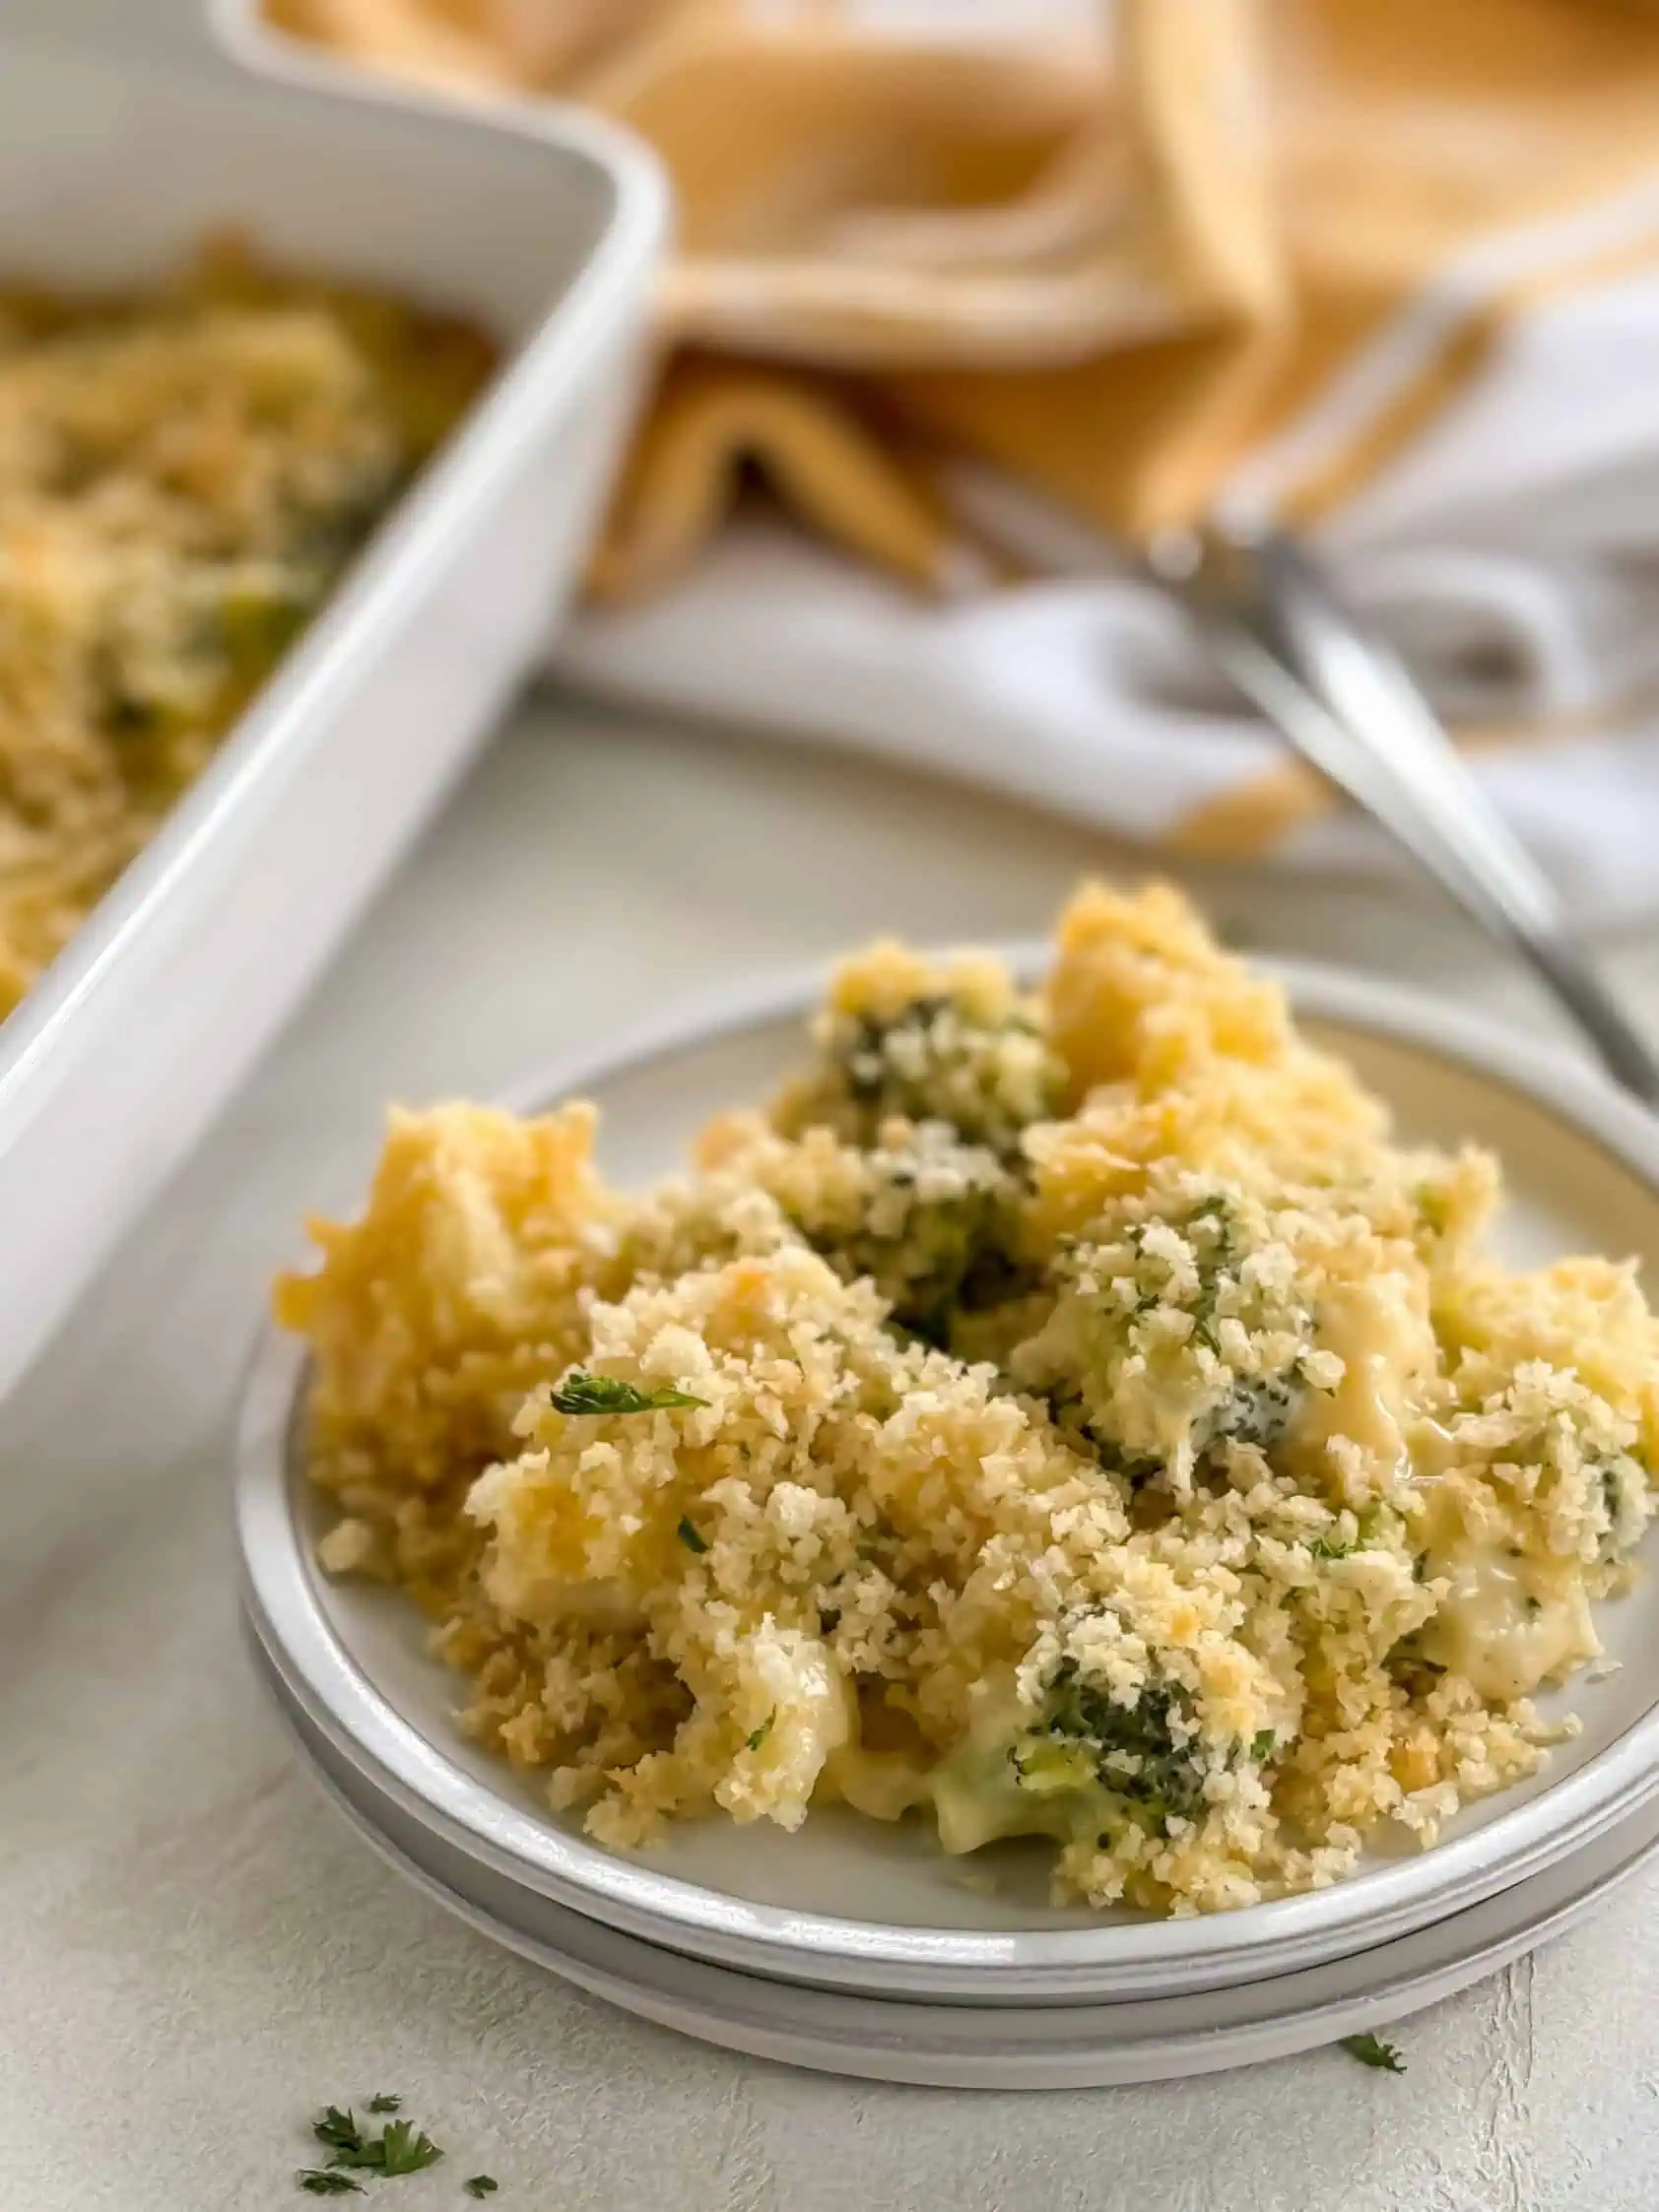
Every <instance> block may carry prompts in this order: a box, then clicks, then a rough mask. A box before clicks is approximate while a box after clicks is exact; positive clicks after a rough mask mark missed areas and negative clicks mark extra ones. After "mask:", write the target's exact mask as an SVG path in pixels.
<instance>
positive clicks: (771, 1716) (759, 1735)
mask: <svg viewBox="0 0 1659 2212" xmlns="http://www.w3.org/2000/svg"><path fill="white" fill-rule="evenodd" d="M776 1719H777V1715H776V1714H775V1713H768V1714H767V1715H766V1717H765V1719H764V1720H763V1722H762V1723H761V1725H760V1726H759V1727H758V1728H757V1729H755V1731H754V1732H753V1734H752V1735H751V1736H750V1738H749V1748H750V1750H751V1751H759V1750H760V1748H761V1746H762V1744H763V1743H764V1742H765V1740H766V1738H767V1736H769V1735H770V1734H771V1732H772V1723H773V1722H774V1721H775V1720H776Z"/></svg>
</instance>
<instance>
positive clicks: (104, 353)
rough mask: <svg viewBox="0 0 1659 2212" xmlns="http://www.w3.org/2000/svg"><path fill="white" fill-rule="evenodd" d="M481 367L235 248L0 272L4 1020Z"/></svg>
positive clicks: (473, 346)
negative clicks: (0, 278)
mask: <svg viewBox="0 0 1659 2212" xmlns="http://www.w3.org/2000/svg"><path fill="white" fill-rule="evenodd" d="M490 359H491V355H490V349H489V348H488V346H487V345H485V343H484V341H483V340H482V339H481V338H480V337H479V336H478V334H477V333H476V332H473V331H470V330H469V329H467V328H465V327H464V326H462V325H459V324H453V323H446V322H440V321H438V320H437V319H435V318H433V317H431V316H427V315H423V314H421V313H419V312H418V311H416V310H415V309H413V308H409V307H405V306H402V305H400V304H397V303H395V302H393V301H390V300H386V299H381V298H378V297H376V296H374V295H372V294H367V293H350V292H346V291H343V290H339V289H332V288H329V287H327V286H325V285H322V284H320V283H317V282H314V281H310V280H305V279H300V278H295V277H288V276H277V275H275V274H273V273H272V272H270V271H266V270H262V269H261V268H260V267H259V266H258V265H257V264H256V263H255V262H254V261H253V260H252V259H251V258H250V257H249V256H248V255H247V254H246V253H245V251H242V250H239V249H237V248H236V247H235V246H234V244H233V243H232V242H230V241H226V242H222V243H221V244H219V245H218V246H217V247H215V248H213V249H211V250H209V251H208V252H206V253H205V254H204V256H203V257H202V259H201V261H200V263H199V264H198V265H197V266H196V267H195V268H193V269H192V270H191V271H190V272H189V273H188V274H187V275H185V276H183V277H181V278H179V279H177V280H175V281H173V282H171V283H168V284H166V285H163V286H160V287H158V288H156V289H155V290H153V291H152V292H150V293H146V294H143V295H140V296H136V297H94V298H76V299H65V298H60V297H57V296H55V295H48V294H44V293H38V292H25V291H22V290H17V289H14V290H11V291H6V290H0V1018H3V1017H4V1015H5V1014H6V1013H7V1012H9V1011H10V1009H11V1008H12V1007H13V1006H15V1005H16V1003H17V1002H18V1001H19V1000H20V999H21V998H22V997H23V996H24V995H25V993H26V992H27V991H28V990H29V989H30V987H31V985H32V984H33V981H34V979H35V978H36V977H37V976H38V974H39V973H40V971H41V969H42V968H44V967H45V965H46V963H47V962H48V961H49V960H51V959H52V957H53V956H54V955H55V954H56V953H57V952H58V951H59V950H60V949H61V948H62V946H63V945H64V944H65V943H67V942H68V940H69V939H70V937H71V936H72V935H73V934H74V932H75V930H76V929H77V928H78V927H79V925H80V923H81V921H82V920H83V919H84V917H85V916H86V914H87V913H88V912H89V910H90V909H91V907H92V906H93V905H94V904H95V903H96V902H97V900H98V899H99V898H100V897H101V896H102V894H103V892H104V891H105V890H106V889H107V888H108V887H109V885H110V884H111V883H112V882H113V881H114V880H115V878H116V877H117V876H118V875H119V874H120V872H121V870H122V869H123V868H124V867H125V866H126V864H127V862H128V861H129V860H131V859H132V857H133V856H134V854H135V853H137V852H138V851H139V850H140V849H141V847H142V846H143V845H145V844H146V843H147V842H148V841H149V839H150V837H151V836H152V835H153V834H154V832H155V830H156V828H157V827H158V825H159V824H160V822H161V820H162V818H163V817H164V815H165V814H166V812H167V809H168V808H169V807H170V806H171V805H172V803H173V801H174V800H175V799H176V798H177V797H178V795H179V794H180V792H182V791H183V790H184V789H185V788H186V787H187V786H188V785H189V784H190V783H191V782H193V781H194V779H195V777H196V776H197V775H198V774H199V773H200V772H201V770H202V768H203V767H204V766H205V765H206V763H207V761H208V759H209V758H210V757H211V755H212V752H213V750H214V748H215V746H216V745H217V743H218V741H219V740H220V738H221V737H222V736H223V735H224V733H225V732H226V730H227V729H228V728H229V727H230V725H231V723H232V721H233V719H234V718H235V716H236V714H237V713H238V712H239V710H240V709H241V707H242V706H243V705H244V703H245V702H246V700H247V698H248V697H249V695H250V694H251V693H252V691H253V690H254V689H255V688H256V687H257V686H258V684H259V683H261V682H262V681H263V680H264V678H265V676H266V675H267V673H268V672H269V670H270V669H271V667H272V666H273V664H274V663H275V662H276V660H277V659H278V658H280V656H281V654H282V652H283V651H284V650H285V648H286V647H287V645H288V644H289V643H290V642H291V641H292V640H293V638H294V637H295V636H296V635H297V634H298V632H299V630H300V629H302V628H303V627H304V625H305V623H306V621H307V620H308V619H309V618H310V616H311V615H312V614H313V613H314V612H315V611H316V609H317V608H318V607H319V606H320V605H321V603H322V601H323V600H324V599H325V598H326V597H327V595H328V593H329V591H330V590H331V588H332V587H333V585H334V583H335V581H336V579H337V578H338V576H339V574H340V571H341V569H342V568H343V566H344V565H345V563H346V561H347V560H348V559H349V557H350V555H351V553H353V551H354V550H355V548H356V547H357V545H358V544H359V543H360V541H361V540H362V538H363V536H364V534H365V532H366V531H367V529H368V528H369V527H370V525H371V524H372V523H373V522H374V520H375V519H376V517H377V516H378V515H379V514H380V513H381V512H382V511H383V510H384V508H385V507H386V506H387V505H388V503H389V502H390V501H391V500H392V499H393V498H394V497H395V495H396V494H397V492H398V491H399V489H400V488H402V486H403V485H404V484H405V482H406V481H407V480H408V477H409V475H410V473H411V472H412V471H413V469H414V468H416V467H417V466H418V465H419V463H420V462H421V461H422V460H424V459H425V457H426V455H427V454H428V453H429V452H430V451H431V448H432V446H433V445H435V444H436V443H437V441H438V439H439V438H440V437H441V436H442V434H443V432H444V431H445V430H446V429H447V428H448V426H449V424H450V423H452V421H453V420H454V418H455V417H456V416H457V415H458V414H459V412H460V410H461V409H462V407H463V406H464V405H465V404H466V401H467V400H468V399H469V398H470V397H471V395H472V393H473V392H474V391H475V390H476V389H477V387H478V385H479V384H480V383H481V381H482V379H483V377H484V375H485V374H486V373H487V371H488V368H489V365H490Z"/></svg>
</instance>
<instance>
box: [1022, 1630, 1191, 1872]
mask: <svg viewBox="0 0 1659 2212" xmlns="http://www.w3.org/2000/svg"><path fill="white" fill-rule="evenodd" d="M1197 1752H1198V1738H1197V1731H1196V1729H1195V1728H1194V1726H1193V1724H1192V1703H1191V1699H1190V1698H1189V1696H1188V1694H1187V1692H1186V1691H1185V1690H1184V1689H1182V1688H1181V1687H1180V1685H1179V1684H1178V1683H1166V1682H1148V1683H1147V1684H1146V1685H1145V1687H1144V1688H1143V1689H1142V1690H1141V1692H1140V1694H1139V1696H1138V1697H1136V1698H1135V1699H1133V1700H1132V1701H1131V1702H1130V1703H1128V1704H1123V1703H1120V1702H1119V1701H1118V1700H1117V1699H1116V1698H1113V1697H1111V1696H1109V1695H1108V1694H1107V1692H1106V1691H1105V1690H1103V1689H1101V1688H1100V1687H1099V1686H1098V1685H1097V1684H1095V1683H1093V1682H1090V1681H1087V1680H1086V1679H1085V1678H1084V1676H1083V1675H1082V1674H1081V1672H1080V1671H1079V1669H1078V1666H1077V1663H1076V1661H1075V1660H1073V1659H1063V1660H1062V1661H1061V1662H1060V1664H1059V1666H1058V1667H1057V1668H1056V1669H1055V1673H1054V1678H1053V1680H1052V1682H1051V1683H1050V1684H1049V1686H1048V1690H1047V1693H1046V1695H1045V1697H1044V1700H1043V1709H1042V1719H1041V1720H1040V1721H1039V1722H1038V1724H1037V1725H1036V1726H1035V1727H1034V1728H1031V1729H1029V1730H1028V1731H1027V1732H1026V1733H1025V1734H1024V1735H1022V1736H1021V1737H1019V1739H1018V1740H1017V1741H1016V1743H1015V1744H1014V1747H1013V1750H1012V1752H1011V1754H1010V1756H1011V1758H1012V1760H1013V1764H1014V1770H1015V1773H1016V1774H1017V1776H1018V1777H1019V1780H1020V1784H1021V1787H1022V1788H1023V1789H1031V1790H1035V1791H1038V1792H1045V1791H1048V1790H1054V1789H1085V1788H1088V1787H1090V1786H1091V1785H1093V1786H1095V1787H1097V1788H1100V1789H1107V1790H1109V1791H1111V1793H1112V1794H1113V1795H1114V1796H1116V1797H1119V1798H1121V1799H1122V1800H1123V1802H1124V1804H1125V1805H1126V1806H1127V1807H1128V1808H1129V1810H1130V1812H1131V1814H1132V1815H1133V1816H1135V1817H1137V1818H1140V1819H1143V1820H1146V1821H1148V1822H1150V1823H1152V1824H1154V1825H1156V1826H1157V1827H1158V1828H1159V1829H1160V1830H1161V1829H1163V1828H1165V1827H1166V1826H1167V1824H1168V1822H1169V1821H1170V1820H1171V1819H1181V1820H1198V1819H1201V1818H1202V1817H1203V1813H1204V1808H1205V1795H1204V1771H1203V1769H1202V1767H1201V1766H1200V1765H1199V1762H1198V1757H1197Z"/></svg>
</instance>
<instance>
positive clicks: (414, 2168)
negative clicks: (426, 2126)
mask: <svg viewBox="0 0 1659 2212" xmlns="http://www.w3.org/2000/svg"><path fill="white" fill-rule="evenodd" d="M365 2150H369V2151H373V2152H375V2153H377V2154H378V2155H377V2156H376V2158H375V2160H374V2165H375V2167H376V2168H377V2170H378V2171H379V2172H380V2173H382V2174H388V2175H390V2174H419V2173H421V2172H423V2171H424V2170H425V2169H426V2168H427V2167H429V2166H435V2165H436V2164H437V2162H438V2160H439V2159H440V2158H441V2157H442V2156H443V2153H442V2152H441V2151H440V2150H439V2149H438V2147H437V2145H436V2144H435V2143H434V2142H433V2141H432V2139H431V2136H430V2135H427V2134H424V2133H421V2132H419V2131H418V2130H417V2129H416V2127H415V2124H414V2122H413V2121H412V2120H407V2119H389V2120H387V2122H386V2127H385V2132H384V2134H383V2135H381V2137H380V2139H379V2141H378V2142H375V2143H368V2144H365Z"/></svg>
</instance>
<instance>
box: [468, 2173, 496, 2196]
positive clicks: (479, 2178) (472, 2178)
mask: <svg viewBox="0 0 1659 2212" xmlns="http://www.w3.org/2000/svg"><path fill="white" fill-rule="evenodd" d="M500 2185H501V2184H500V2182H499V2181H498V2180H497V2179H496V2177H495V2176H494V2175H493V2174H469V2175H468V2177H467V2179H465V2180H464V2181H463V2182H462V2183H461V2186H462V2188H464V2189H465V2190H466V2192H467V2194H468V2196H480V2197H482V2196H494V2195H495V2193H496V2191H497V2190H498V2188H499V2187H500Z"/></svg>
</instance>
